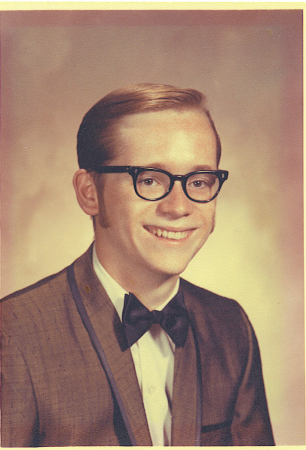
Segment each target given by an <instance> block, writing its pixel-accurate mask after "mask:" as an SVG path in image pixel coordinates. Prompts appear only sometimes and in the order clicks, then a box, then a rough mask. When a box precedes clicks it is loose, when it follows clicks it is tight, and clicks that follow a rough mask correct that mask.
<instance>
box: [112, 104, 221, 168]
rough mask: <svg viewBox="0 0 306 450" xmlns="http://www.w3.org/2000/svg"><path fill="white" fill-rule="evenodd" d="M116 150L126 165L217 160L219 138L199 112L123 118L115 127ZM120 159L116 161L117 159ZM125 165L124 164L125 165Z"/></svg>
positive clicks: (158, 113)
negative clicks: (217, 139)
mask: <svg viewBox="0 0 306 450" xmlns="http://www.w3.org/2000/svg"><path fill="white" fill-rule="evenodd" d="M116 138H117V140H118V141H117V143H118V146H117V150H118V155H119V158H120V159H121V160H123V159H125V160H128V159H130V162H126V164H131V165H132V160H133V164H134V165H136V161H138V165H142V164H146V165H147V164H148V163H149V162H154V160H155V159H156V162H157V163H160V162H164V161H165V163H166V162H167V160H169V162H171V160H174V159H175V160H177V159H186V160H187V159H188V158H189V159H190V160H191V159H196V158H200V159H202V158H206V159H207V158H208V159H210V160H211V161H210V162H214V161H215V160H216V146H217V145H216V136H215V133H214V131H213V129H212V127H211V124H210V122H209V119H208V117H207V116H206V115H205V113H204V112H200V111H197V110H183V111H180V110H164V111H150V112H145V113H138V114H133V115H129V116H126V117H123V118H122V119H120V121H119V122H118V124H117V127H116ZM116 159H117V158H116ZM122 164H123V163H122Z"/></svg>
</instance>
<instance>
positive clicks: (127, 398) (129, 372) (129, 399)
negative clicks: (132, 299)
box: [74, 248, 152, 445]
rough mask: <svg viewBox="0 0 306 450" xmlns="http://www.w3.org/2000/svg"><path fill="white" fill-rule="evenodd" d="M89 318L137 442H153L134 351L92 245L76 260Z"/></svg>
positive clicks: (145, 443)
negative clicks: (95, 267) (94, 260)
mask: <svg viewBox="0 0 306 450" xmlns="http://www.w3.org/2000/svg"><path fill="white" fill-rule="evenodd" d="M74 270H75V277H76V280H77V285H78V289H79V292H80V294H81V297H82V300H83V303H84V306H85V309H86V311H87V314H88V316H89V319H90V321H91V323H92V325H93V327H94V329H95V332H96V335H97V337H98V339H99V341H100V344H101V346H102V348H103V350H104V352H105V356H106V358H107V361H108V364H109V366H110V369H111V372H112V374H113V377H114V380H115V383H116V386H117V389H118V391H119V394H120V397H121V400H122V403H123V406H124V409H125V411H126V414H127V417H128V419H129V422H130V426H131V429H132V432H133V434H134V437H135V440H136V443H137V445H152V442H151V438H150V433H149V428H148V425H147V420H146V415H145V410H144V406H143V402H142V396H141V392H140V389H139V385H138V380H137V376H136V372H135V368H134V363H133V359H132V356H131V352H130V350H129V349H127V348H126V342H125V338H124V335H123V333H122V325H121V321H120V319H119V317H118V315H117V312H116V310H115V308H114V306H113V304H112V302H111V300H110V299H109V297H108V296H107V294H106V292H105V290H104V288H103V286H102V285H101V283H100V281H99V280H98V278H97V276H96V274H95V273H94V270H93V267H92V259H91V248H90V249H89V250H88V251H87V252H86V253H85V254H84V255H83V256H81V258H79V259H78V260H77V261H76V262H75V264H74Z"/></svg>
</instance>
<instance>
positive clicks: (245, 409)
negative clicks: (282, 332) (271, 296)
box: [231, 313, 275, 446]
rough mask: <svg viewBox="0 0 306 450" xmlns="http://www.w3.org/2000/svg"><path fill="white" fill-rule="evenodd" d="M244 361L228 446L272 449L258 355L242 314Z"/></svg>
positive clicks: (250, 331)
mask: <svg viewBox="0 0 306 450" xmlns="http://www.w3.org/2000/svg"><path fill="white" fill-rule="evenodd" d="M243 316H244V320H245V324H246V328H247V335H248V343H249V347H248V359H247V364H246V366H245V370H244V372H243V376H242V378H241V383H240V385H239V389H238V394H237V397H236V403H235V409H234V414H233V421H232V425H231V435H232V445H239V446H242V445H243V446H247V445H256V446H267V445H275V444H274V439H273V433H272V428H271V423H270V418H269V412H268V406H267V400H266V395H265V388H264V382H263V375H262V367H261V360H260V352H259V347H258V343H257V339H256V336H255V333H254V331H253V328H252V325H251V324H250V322H249V320H248V319H247V317H246V316H245V314H244V313H243Z"/></svg>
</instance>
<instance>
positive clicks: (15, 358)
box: [1, 332, 38, 447]
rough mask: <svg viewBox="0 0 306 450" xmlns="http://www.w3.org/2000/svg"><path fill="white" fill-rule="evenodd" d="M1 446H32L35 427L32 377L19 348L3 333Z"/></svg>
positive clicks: (33, 444)
mask: <svg viewBox="0 0 306 450" xmlns="http://www.w3.org/2000/svg"><path fill="white" fill-rule="evenodd" d="M1 343H2V367H1V368H2V371H1V416H2V417H1V418H2V426H1V428H2V431H1V446H2V447H32V446H35V444H36V443H35V434H36V433H35V430H36V429H37V426H38V420H37V412H36V402H35V395H34V390H33V386H32V381H31V376H30V373H29V370H28V368H27V365H26V362H25V360H24V358H23V355H22V353H21V351H20V350H19V348H18V345H16V343H14V340H13V339H12V338H11V337H10V336H7V335H6V334H5V333H4V332H2V336H1Z"/></svg>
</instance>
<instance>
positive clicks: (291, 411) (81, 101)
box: [1, 4, 304, 445]
mask: <svg viewBox="0 0 306 450" xmlns="http://www.w3.org/2000/svg"><path fill="white" fill-rule="evenodd" d="M100 5H101V4H100ZM199 5H201V4H199ZM1 26H2V28H1V38H2V43H1V45H2V47H1V66H2V67H1V89H2V96H1V108H2V109H1V139H2V142H1V144H2V146H1V156H2V158H1V159H2V166H1V186H2V202H1V207H2V295H5V294H8V293H10V292H12V291H14V290H16V289H19V288H22V287H24V286H26V285H28V284H30V283H33V282H35V281H37V280H38V279H40V278H42V277H44V276H47V275H49V274H51V273H54V272H56V271H59V270H60V269H62V268H63V267H64V266H65V265H67V264H69V263H70V262H71V261H72V260H73V259H74V258H76V257H77V256H79V255H80V254H81V253H82V252H84V251H85V250H86V249H87V247H88V246H89V245H90V243H91V241H92V239H93V231H92V225H91V221H90V219H89V217H87V216H86V215H85V214H84V213H83V212H82V211H81V210H80V208H79V206H78V204H77V202H76V200H75V196H74V191H73V188H72V183H71V179H72V176H73V173H74V171H75V170H76V169H77V163H76V153H75V142H76V133H77V129H78V126H79V123H80V121H81V119H82V117H83V115H84V114H85V112H86V111H87V110H88V109H89V108H90V107H91V106H92V105H93V104H94V103H95V102H96V101H97V100H99V99H100V98H101V97H102V96H103V95H105V94H106V93H108V92H109V91H110V90H113V89H115V88H117V87H120V86H123V85H127V84H131V83H138V82H160V83H168V84H174V85H177V86H180V87H192V88H195V89H199V90H201V91H203V92H204V93H206V95H207V98H208V105H209V109H210V111H211V113H212V116H213V118H214V120H215V123H216V126H217V129H218V131H219V134H220V136H221V140H222V143H223V156H222V160H221V165H220V168H221V169H227V170H229V172H230V176H229V180H228V181H227V182H226V183H225V185H224V188H223V190H222V192H221V194H220V196H219V198H218V212H217V225H216V229H215V231H214V233H213V234H212V235H211V237H210V238H209V240H208V243H207V244H206V245H205V246H204V248H203V249H202V250H201V251H200V253H199V254H198V256H197V257H196V258H195V260H194V261H193V262H192V263H191V265H190V267H189V268H188V270H187V271H186V273H185V277H186V278H188V279H189V280H191V281H192V282H194V283H196V284H198V285H201V286H203V287H206V288H208V289H211V290H213V291H215V292H217V293H219V294H222V295H226V296H229V297H233V298H235V299H236V300H238V301H239V302H240V303H241V305H242V306H243V307H244V308H245V310H246V312H247V314H248V315H249V317H250V319H251V321H252V323H253V325H254V327H255V330H256V333H257V336H258V339H259V343H260V347H261V353H262V360H263V366H264V377H265V382H266V390H267V396H268V403H269V408H270V413H271V419H272V423H273V427H274V431H275V438H276V443H277V444H278V445H289V444H290V445H298V444H304V336H303V323H304V316H303V216H302V12H301V11H290V10H287V11H204V10H202V11H36V12H34V11H28V12H26V11H20V12H18V11H16V12H2V15H1Z"/></svg>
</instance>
